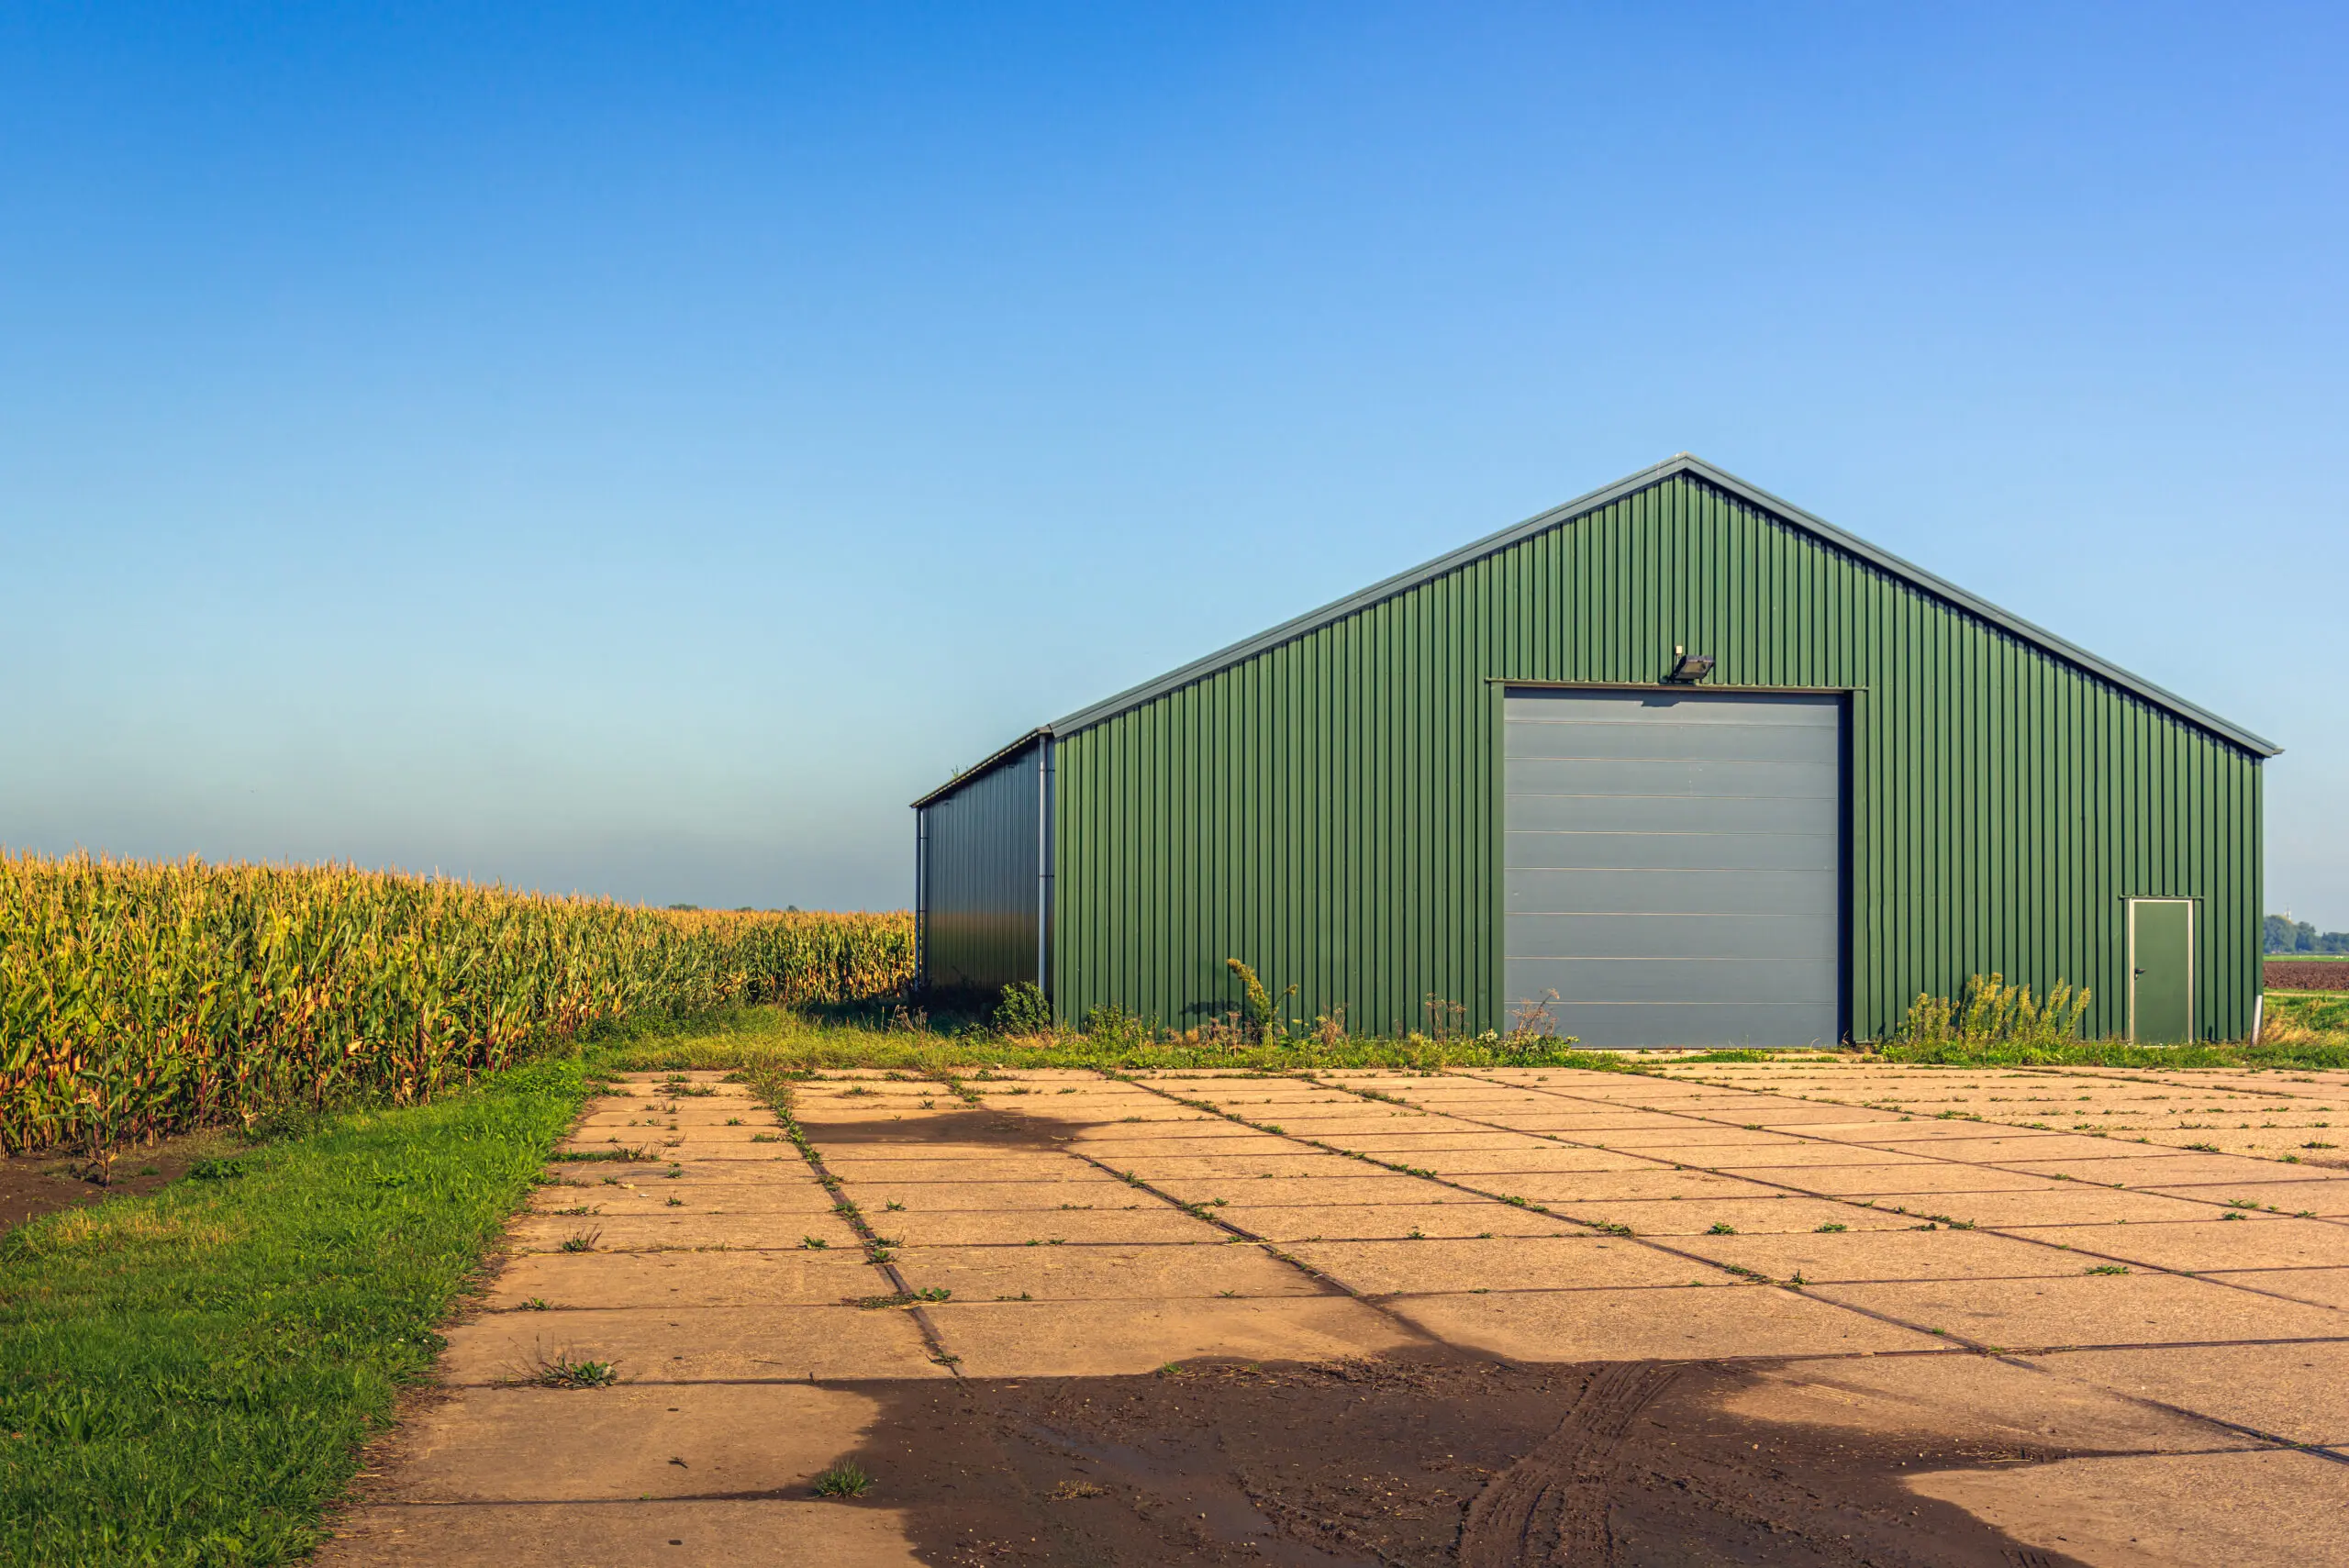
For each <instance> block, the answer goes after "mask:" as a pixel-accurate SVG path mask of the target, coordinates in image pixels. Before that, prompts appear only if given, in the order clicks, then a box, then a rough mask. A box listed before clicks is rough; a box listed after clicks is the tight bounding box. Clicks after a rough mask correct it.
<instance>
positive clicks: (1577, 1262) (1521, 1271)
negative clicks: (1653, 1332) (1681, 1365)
mask: <svg viewBox="0 0 2349 1568" xmlns="http://www.w3.org/2000/svg"><path fill="white" fill-rule="evenodd" d="M1287 1251H1289V1252H1290V1254H1291V1255H1292V1256H1294V1257H1296V1258H1297V1259H1298V1260H1299V1261H1301V1262H1306V1263H1308V1264H1309V1265H1311V1266H1312V1267H1314V1268H1316V1269H1319V1270H1320V1271H1321V1272H1322V1273H1326V1274H1328V1275H1329V1276H1330V1278H1332V1279H1335V1280H1338V1281H1340V1282H1341V1283H1342V1284H1345V1285H1347V1286H1349V1287H1350V1288H1352V1289H1354V1290H1358V1291H1362V1292H1364V1293H1365V1294H1367V1295H1373V1296H1387V1295H1393V1294H1397V1293H1410V1294H1430V1293H1434V1294H1452V1293H1457V1292H1461V1291H1477V1290H1486V1291H1495V1290H1512V1291H1524V1290H1611V1289H1632V1288H1637V1287H1640V1286H1646V1285H1685V1284H1687V1283H1688V1281H1689V1280H1690V1279H1691V1278H1692V1277H1701V1276H1702V1275H1703V1273H1704V1271H1703V1270H1702V1269H1701V1268H1698V1269H1695V1270H1693V1271H1692V1269H1691V1267H1690V1264H1689V1262H1688V1261H1687V1259H1685V1258H1675V1257H1671V1256H1668V1255H1666V1254H1664V1253H1662V1252H1658V1251H1656V1250H1655V1249H1653V1248H1652V1247H1643V1246H1642V1245H1640V1243H1638V1242H1637V1241H1626V1240H1600V1239H1598V1238H1597V1237H1594V1236H1591V1235H1589V1234H1587V1233H1585V1234H1583V1235H1580V1236H1535V1237H1496V1238H1494V1239H1493V1240H1453V1239H1446V1238H1438V1237H1430V1238H1428V1239H1427V1240H1419V1241H1411V1240H1403V1241H1319V1242H1312V1243H1308V1244H1301V1245H1297V1246H1292V1247H1290V1248H1288V1249H1287Z"/></svg>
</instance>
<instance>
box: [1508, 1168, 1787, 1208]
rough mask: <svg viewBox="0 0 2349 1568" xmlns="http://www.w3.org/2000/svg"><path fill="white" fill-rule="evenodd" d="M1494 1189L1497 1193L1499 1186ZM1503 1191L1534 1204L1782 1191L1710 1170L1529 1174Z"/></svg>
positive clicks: (1710, 1198)
mask: <svg viewBox="0 0 2349 1568" xmlns="http://www.w3.org/2000/svg"><path fill="white" fill-rule="evenodd" d="M1492 1185H1493V1187H1494V1189H1495V1190H1497V1191H1498V1190H1502V1187H1501V1184H1500V1183H1498V1182H1496V1183H1493V1184H1492ZM1506 1190H1507V1191H1508V1192H1510V1193H1513V1194H1515V1195H1518V1196H1520V1197H1528V1198H1531V1199H1533V1200H1535V1201H1536V1202H1539V1203H1602V1202H1603V1203H1642V1202H1650V1201H1657V1200H1668V1199H1674V1198H1677V1199H1680V1200H1681V1201H1683V1202H1691V1203H1693V1202H1696V1201H1698V1200H1699V1199H1702V1200H1704V1201H1706V1202H1726V1201H1729V1200H1732V1199H1736V1198H1763V1199H1775V1198H1776V1197H1778V1196H1780V1195H1781V1194H1782V1193H1784V1191H1785V1188H1784V1187H1783V1186H1776V1185H1771V1184H1767V1183H1763V1182H1747V1181H1740V1180H1738V1179H1736V1178H1735V1177H1731V1176H1721V1175H1715V1174H1714V1173H1711V1172H1709V1171H1698V1170H1693V1169H1689V1168H1687V1167H1683V1168H1682V1169H1679V1170H1668V1169H1664V1168H1662V1167H1657V1166H1651V1167H1649V1168H1648V1169H1646V1170H1643V1171H1600V1172H1593V1173H1589V1174H1587V1175H1575V1174H1569V1175H1550V1174H1542V1175H1531V1176H1519V1177H1516V1178H1513V1179H1512V1180H1511V1181H1510V1182H1509V1183H1508V1186H1507V1189H1506Z"/></svg>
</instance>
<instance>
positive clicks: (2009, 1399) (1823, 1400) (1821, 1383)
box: [1724, 1355, 2224, 1453]
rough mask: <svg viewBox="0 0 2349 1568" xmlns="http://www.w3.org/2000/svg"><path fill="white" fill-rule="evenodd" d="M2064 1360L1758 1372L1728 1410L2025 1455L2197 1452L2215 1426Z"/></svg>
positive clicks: (1849, 1361) (1871, 1361) (1905, 1360)
mask: <svg viewBox="0 0 2349 1568" xmlns="http://www.w3.org/2000/svg"><path fill="white" fill-rule="evenodd" d="M2060 1359H2062V1358H2055V1357H2041V1358H2035V1359H2034V1360H2033V1361H2032V1362H2027V1363H2021V1364H2019V1363H2017V1362H2014V1361H2012V1360H2009V1359H2007V1358H2003V1357H1993V1356H1978V1355H1925V1356H1859V1357H1849V1358H1841V1359H1836V1360H1831V1361H1804V1362H1791V1363H1789V1364H1787V1365H1785V1366H1776V1367H1762V1368H1757V1369H1756V1370H1755V1372H1754V1373H1753V1383H1752V1384H1751V1385H1749V1386H1748V1387H1747V1388H1746V1389H1744V1390H1743V1391H1742V1392H1741V1393H1739V1394H1738V1395H1736V1396H1733V1397H1731V1398H1730V1399H1729V1400H1727V1401H1726V1402H1725V1404H1724V1409H1725V1411H1726V1412H1727V1413H1729V1414H1731V1415H1734V1416H1739V1417H1743V1418H1749V1419H1753V1420H1762V1421H1773V1422H1778V1423H1783V1424H1786V1425H1789V1426H1800V1427H1814V1428H1816V1427H1828V1428H1837V1429H1843V1430H1847V1431H1853V1432H1860V1433H1868V1434H1873V1435H1876V1436H1900V1435H1909V1434H1914V1435H1916V1436H1919V1437H1924V1436H1927V1435H1928V1434H1931V1435H1932V1436H1934V1437H1938V1438H1940V1439H1942V1440H1947V1439H1948V1438H1949V1437H1951V1436H1959V1437H1962V1438H1964V1439H1965V1440H1971V1441H1976V1442H1981V1441H1987V1442H1990V1443H2001V1444H2008V1445H2012V1446H2014V1447H2017V1448H2022V1449H2026V1450H2028V1449H2032V1448H2038V1449H2048V1448H2071V1449H2090V1450H2099V1451H2104V1452H2108V1453H2110V1452H2128V1451H2141V1452H2197V1451H2208V1450H2209V1449H2210V1447H2211V1446H2212V1445H2213V1440H2214V1438H2220V1439H2221V1441H2223V1440H2224V1439H2223V1435H2222V1434H2214V1433H2213V1431H2212V1430H2211V1429H2210V1425H2209V1423H2207V1422H2205V1421H2202V1420H2199V1419H2197V1418H2194V1417H2192V1416H2190V1415H2187V1414H2183V1413H2180V1412H2177V1411H2175V1410H2166V1409H2163V1408H2160V1407H2157V1406H2154V1405H2149V1404H2146V1403H2145V1402H2144V1401H2143V1400H2142V1399H2139V1398H2135V1397H2132V1396H2127V1395H2125V1394H2123V1393H2121V1392H2116V1391H2114V1390H2112V1389H2110V1388H2106V1387H2101V1386H2098V1385H2094V1384H2092V1383H2089V1382H2085V1381H2081V1380H2076V1379H2072V1378H2067V1377H2063V1376H2051V1375H2049V1373H2048V1368H2049V1366H2051V1365H2052V1364H2053V1363H2054V1362H2056V1361H2058V1360H2060Z"/></svg>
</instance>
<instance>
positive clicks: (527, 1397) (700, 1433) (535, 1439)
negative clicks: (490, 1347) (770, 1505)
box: [396, 1383, 877, 1503]
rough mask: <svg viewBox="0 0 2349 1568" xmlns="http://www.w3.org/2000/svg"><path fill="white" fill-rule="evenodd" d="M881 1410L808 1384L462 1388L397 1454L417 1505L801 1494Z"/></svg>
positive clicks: (414, 1425)
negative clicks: (877, 1410)
mask: <svg viewBox="0 0 2349 1568" xmlns="http://www.w3.org/2000/svg"><path fill="white" fill-rule="evenodd" d="M876 1408H877V1404H876V1402H875V1401H874V1399H872V1398H871V1397H869V1396H865V1395H863V1394H859V1393H854V1392H852V1391H849V1390H846V1389H841V1388H836V1387H820V1386H817V1385H811V1384H804V1383H802V1384H788V1383H769V1384H699V1385H685V1386H668V1387H652V1388H648V1387H630V1386H628V1385H621V1386H618V1387H613V1388H586V1389H551V1388H465V1389H460V1390H458V1391H457V1392H456V1393H455V1394H454V1395H452V1396H451V1397H450V1398H448V1399H447V1400H445V1401H441V1402H439V1403H436V1404H433V1405H431V1406H429V1407H426V1408H425V1409H424V1411H423V1412H422V1413H421V1414H420V1415H419V1416H418V1417H417V1418H416V1419H414V1420H413V1421H410V1422H408V1423H407V1424H406V1425H405V1426H404V1427H403V1428H402V1429H401V1432H400V1437H399V1439H398V1442H397V1454H396V1462H397V1464H398V1466H399V1469H400V1473H401V1479H402V1483H403V1486H402V1496H403V1498H404V1500H406V1501H407V1502H410V1503H526V1502H559V1501H564V1500H571V1501H577V1502H590V1501H621V1500H628V1499H641V1498H671V1497H706V1496H710V1495H712V1494H721V1495H723V1494H733V1495H737V1496H740V1495H743V1494H751V1493H778V1492H787V1491H798V1492H800V1493H802V1494H803V1495H804V1494H806V1493H807V1486H808V1485H809V1483H811V1482H812V1481H813V1480H814V1479H815V1477H816V1476H817V1475H818V1473H821V1472H822V1471H824V1470H825V1469H827V1468H829V1466H830V1465H831V1464H832V1463H833V1462H835V1461H836V1460H838V1459H839V1458H840V1457H841V1455H842V1454H846V1453H850V1452H852V1451H854V1450H855V1448H856V1446H857V1444H858V1443H859V1442H860V1441H862V1440H863V1437H864V1433H865V1430H866V1429H867V1428H868V1426H869V1425H870V1424H871V1421H872V1418H873V1414H874V1410H875V1409H876Z"/></svg>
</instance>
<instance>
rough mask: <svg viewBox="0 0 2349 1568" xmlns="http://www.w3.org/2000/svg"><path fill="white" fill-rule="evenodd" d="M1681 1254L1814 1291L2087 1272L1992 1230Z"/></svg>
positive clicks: (1769, 1241) (1701, 1242)
mask: <svg viewBox="0 0 2349 1568" xmlns="http://www.w3.org/2000/svg"><path fill="white" fill-rule="evenodd" d="M1673 1244H1674V1245H1675V1246H1676V1247H1678V1248H1679V1249H1681V1250H1682V1251H1688V1252H1694V1253H1697V1254H1698V1256H1700V1257H1706V1258H1712V1259H1715V1260H1718V1261H1719V1262H1724V1263H1735V1264H1737V1265H1739V1266H1740V1267H1742V1268H1749V1269H1754V1270H1758V1271H1760V1272H1761V1273H1765V1274H1767V1275H1768V1276H1769V1277H1770V1278H1772V1279H1776V1280H1786V1279H1792V1278H1793V1277H1794V1276H1795V1275H1797V1274H1800V1275H1801V1276H1802V1277H1803V1278H1804V1279H1805V1280H1806V1281H1809V1283H1811V1284H1832V1283H1836V1282H1839V1281H1862V1280H1869V1281H1874V1280H1942V1279H2021V1278H2028V1277H2032V1276H2034V1275H2049V1276H2058V1277H2066V1278H2068V1277H2070V1276H2072V1275H2075V1274H2077V1273H2079V1271H2080V1269H2081V1268H2082V1267H2083V1266H2084V1265H2083V1264H2082V1263H2081V1262H2080V1261H2079V1260H2078V1259H2076V1258H2074V1257H2071V1256H2069V1255H2067V1254H2065V1253H2064V1252H2060V1251H2056V1250H2055V1249H2054V1248H2053V1247H2042V1246H2033V1245H2032V1244H2031V1243H2030V1242H2028V1241H2017V1240H2009V1239H2008V1238H2006V1237H2004V1236H2000V1235H1998V1234H1996V1233H1995V1232H1992V1231H1987V1230H1950V1229H1937V1230H1918V1229H1874V1230H1871V1229H1847V1230H1843V1231H1837V1232H1829V1233H1827V1234H1823V1235H1822V1234H1819V1233H1817V1232H1801V1231H1797V1232H1790V1233H1789V1232H1780V1233H1777V1234H1775V1235H1771V1234H1757V1235H1743V1234H1741V1235H1736V1236H1713V1235H1695V1236H1683V1237H1679V1238H1676V1239H1675V1241H1674V1243H1673Z"/></svg>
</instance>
